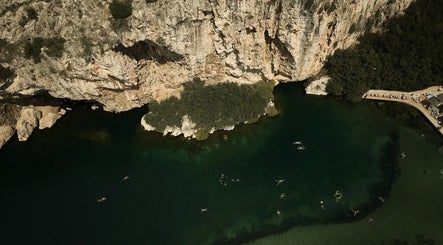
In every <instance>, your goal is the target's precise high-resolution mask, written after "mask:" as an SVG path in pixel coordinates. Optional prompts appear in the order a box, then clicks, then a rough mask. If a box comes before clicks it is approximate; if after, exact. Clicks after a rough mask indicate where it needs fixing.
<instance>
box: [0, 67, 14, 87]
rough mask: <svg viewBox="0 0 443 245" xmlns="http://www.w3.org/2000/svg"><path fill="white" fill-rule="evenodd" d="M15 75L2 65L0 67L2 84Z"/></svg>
mask: <svg viewBox="0 0 443 245" xmlns="http://www.w3.org/2000/svg"><path fill="white" fill-rule="evenodd" d="M13 75H14V72H12V71H11V70H10V69H8V68H5V67H3V66H2V65H0V82H4V81H6V80H7V79H8V78H10V77H12V76H13ZM0 87H1V86H0Z"/></svg>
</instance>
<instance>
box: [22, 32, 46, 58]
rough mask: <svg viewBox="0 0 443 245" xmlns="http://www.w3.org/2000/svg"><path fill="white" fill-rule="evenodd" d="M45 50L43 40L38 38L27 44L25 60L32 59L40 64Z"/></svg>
mask: <svg viewBox="0 0 443 245" xmlns="http://www.w3.org/2000/svg"><path fill="white" fill-rule="evenodd" d="M42 48H43V38H41V37H36V38H34V39H33V40H32V42H31V41H29V42H26V43H25V58H28V59H29V58H32V59H34V62H36V63H38V62H40V53H41V49H42Z"/></svg>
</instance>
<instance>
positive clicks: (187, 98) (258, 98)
mask: <svg viewBox="0 0 443 245" xmlns="http://www.w3.org/2000/svg"><path fill="white" fill-rule="evenodd" d="M272 89H273V84H269V83H265V82H259V83H256V84H253V85H237V84H236V83H222V84H217V85H210V86H204V82H203V81H200V80H198V79H196V80H194V81H192V82H188V83H186V84H185V85H184V91H183V92H182V93H181V98H180V99H177V98H176V97H171V98H169V99H167V100H164V101H162V102H161V103H157V102H152V103H150V104H149V110H150V113H149V114H147V115H146V116H145V120H146V122H147V123H148V124H150V125H152V126H154V127H155V128H156V130H158V131H163V130H164V129H165V127H166V126H167V125H169V126H181V120H182V117H183V116H184V115H188V116H189V117H190V119H191V120H192V121H193V122H194V123H196V124H197V128H200V129H203V130H210V129H211V128H213V127H215V128H217V129H222V128H223V127H225V126H228V125H234V124H237V123H240V122H245V121H253V120H256V118H257V117H258V116H260V115H262V114H264V112H265V108H266V106H267V105H268V103H269V100H271V99H272V98H273V95H272Z"/></svg>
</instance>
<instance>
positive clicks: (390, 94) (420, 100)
mask: <svg viewBox="0 0 443 245" xmlns="http://www.w3.org/2000/svg"><path fill="white" fill-rule="evenodd" d="M437 96H438V98H441V97H442V96H443V87H442V86H433V87H429V88H426V89H423V90H419V91H414V92H401V91H389V90H369V91H368V92H366V93H365V94H364V95H363V98H364V99H369V100H383V101H396V102H400V103H404V104H407V105H410V106H412V107H414V108H416V109H417V110H419V111H420V112H421V113H422V114H423V115H424V116H425V117H426V118H427V119H428V120H429V121H430V122H431V123H432V125H433V126H434V127H435V129H436V130H437V131H438V132H440V134H441V135H442V136H443V128H442V126H443V125H440V124H439V120H438V119H437V118H441V117H442V116H443V110H440V111H439V110H438V109H437V108H441V106H442V105H443V100H441V101H439V103H440V104H438V107H437V105H429V106H428V107H427V108H426V107H425V104H427V103H429V102H428V99H431V98H434V99H433V102H434V103H436V101H438V98H437ZM424 101H426V102H425V103H424Z"/></svg>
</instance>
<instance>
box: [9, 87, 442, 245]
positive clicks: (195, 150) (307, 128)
mask: <svg viewBox="0 0 443 245" xmlns="http://www.w3.org/2000/svg"><path fill="white" fill-rule="evenodd" d="M275 96H276V105H277V107H278V108H279V109H280V111H281V115H280V116H278V117H276V118H273V119H267V118H265V119H263V120H262V121H261V122H260V123H258V124H253V125H247V126H241V127H238V128H236V130H234V131H231V132H219V133H216V134H215V135H213V136H212V137H210V139H209V140H208V141H205V142H195V141H192V140H186V139H183V138H180V137H177V138H173V137H163V136H161V135H159V134H156V133H148V132H144V131H142V130H141V127H140V126H139V121H140V118H141V116H143V114H144V113H146V111H147V109H146V108H141V109H137V110H133V111H131V112H127V113H121V114H112V113H104V112H97V111H94V112H93V111H90V110H88V109H85V108H82V107H81V106H79V107H77V108H75V109H74V111H71V112H69V113H68V114H67V115H66V116H65V117H63V118H62V119H61V120H60V121H59V122H58V123H57V124H56V125H55V126H54V127H53V128H52V129H49V130H43V131H38V132H35V133H34V135H33V136H32V137H31V139H30V140H29V141H28V142H25V143H19V142H16V141H12V142H9V143H8V144H7V145H6V147H5V148H4V149H1V150H0V163H1V164H0V168H1V170H0V181H1V192H0V208H1V210H2V213H3V214H4V215H3V217H2V218H3V219H2V220H3V222H2V225H1V226H2V227H1V229H2V233H1V234H0V242H1V243H2V244H211V243H226V242H228V243H238V242H242V241H247V240H249V239H253V238H255V237H257V236H262V235H264V234H269V233H273V232H278V231H281V230H282V229H286V228H288V227H290V226H294V225H306V224H312V223H318V222H321V223H328V222H343V221H350V220H353V219H356V218H358V217H355V218H354V217H353V215H352V212H351V209H354V210H355V209H360V210H361V212H362V214H365V213H366V212H369V211H370V210H372V209H374V208H376V207H377V206H379V205H380V204H378V203H377V197H378V196H379V195H384V196H388V195H389V193H388V190H387V189H386V188H384V187H386V186H389V183H390V181H386V180H387V177H392V174H393V172H392V171H387V170H389V169H387V168H385V165H384V163H385V162H386V161H390V162H391V163H395V162H396V160H397V159H398V149H397V148H398V145H397V143H396V141H395V139H396V137H398V134H397V131H398V128H399V127H400V126H401V125H399V124H398V120H396V119H395V117H393V116H390V115H388V114H387V113H386V112H385V111H384V110H383V109H380V106H377V104H376V103H369V102H364V103H359V104H352V105H350V104H347V103H345V102H343V101H339V100H337V99H334V98H329V97H315V96H306V95H304V93H303V88H302V86H300V85H282V86H279V87H277V88H276V91H275ZM405 110H407V109H405ZM224 134H226V136H227V139H225V137H223V136H224ZM293 141H303V144H304V145H305V146H306V149H305V150H297V148H296V146H295V145H293V143H292V142H293ZM437 141H438V139H437ZM391 170H392V169H391ZM124 176H130V177H131V179H130V180H128V181H123V180H122V178H123V177H124ZM276 180H284V182H283V183H281V184H279V185H277V184H276ZM388 180H390V179H389V178H388ZM383 188H384V189H383ZM337 190H339V191H340V192H341V193H343V198H342V199H340V200H339V201H336V200H335V198H333V195H334V193H335V192H336V191H337ZM282 193H284V195H286V196H285V197H284V198H280V197H281V196H282ZM102 196H106V197H108V201H107V202H105V203H98V202H97V199H98V198H100V197H102ZM320 201H323V202H324V205H325V207H324V209H323V208H321V205H320ZM202 208H207V210H208V211H207V212H203V213H202V212H201V209H202ZM278 212H279V213H280V214H277V213H278Z"/></svg>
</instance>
